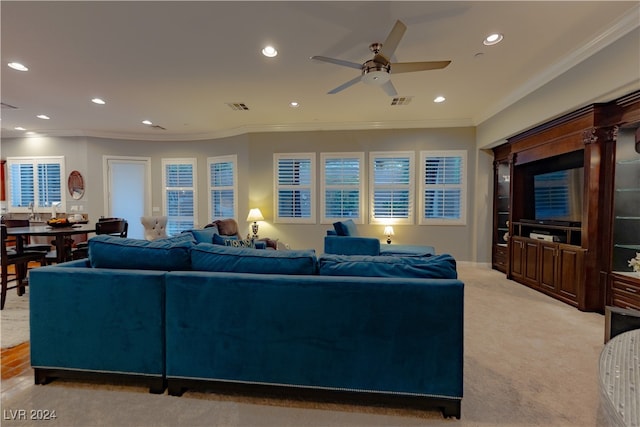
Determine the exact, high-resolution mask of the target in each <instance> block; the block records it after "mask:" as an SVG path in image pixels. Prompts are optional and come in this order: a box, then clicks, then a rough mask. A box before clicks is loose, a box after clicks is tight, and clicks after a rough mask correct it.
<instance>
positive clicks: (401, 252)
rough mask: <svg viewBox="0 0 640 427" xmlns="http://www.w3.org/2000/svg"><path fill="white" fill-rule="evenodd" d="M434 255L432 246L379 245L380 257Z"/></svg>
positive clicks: (434, 251)
mask: <svg viewBox="0 0 640 427" xmlns="http://www.w3.org/2000/svg"><path fill="white" fill-rule="evenodd" d="M435 254H436V249H435V248H434V247H433V246H425V245H380V255H389V256H391V255H395V256H431V255H435Z"/></svg>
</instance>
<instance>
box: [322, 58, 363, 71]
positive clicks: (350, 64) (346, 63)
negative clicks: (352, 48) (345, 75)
mask: <svg viewBox="0 0 640 427" xmlns="http://www.w3.org/2000/svg"><path fill="white" fill-rule="evenodd" d="M311 59H315V60H316V61H322V62H329V63H331V64H336V65H342V66H343V67H349V68H355V69H356V70H361V69H362V64H356V63H355V62H350V61H344V60H342V59H335V58H327V57H326V56H312V57H311Z"/></svg>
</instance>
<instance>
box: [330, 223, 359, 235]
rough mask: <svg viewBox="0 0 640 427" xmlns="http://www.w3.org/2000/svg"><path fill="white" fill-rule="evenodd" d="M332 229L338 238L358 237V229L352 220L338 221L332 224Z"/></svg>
mask: <svg viewBox="0 0 640 427" xmlns="http://www.w3.org/2000/svg"><path fill="white" fill-rule="evenodd" d="M333 228H334V229H335V230H336V234H337V235H338V236H353V237H358V228H357V227H356V224H355V222H353V220H352V219H348V220H346V221H338V222H334V223H333Z"/></svg>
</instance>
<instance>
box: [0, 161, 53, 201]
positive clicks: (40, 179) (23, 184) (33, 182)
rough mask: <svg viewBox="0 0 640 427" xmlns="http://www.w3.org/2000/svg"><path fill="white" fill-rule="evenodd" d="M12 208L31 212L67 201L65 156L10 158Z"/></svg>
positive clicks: (9, 181) (10, 198) (8, 168)
mask: <svg viewBox="0 0 640 427" xmlns="http://www.w3.org/2000/svg"><path fill="white" fill-rule="evenodd" d="M7 170H8V174H9V176H8V178H9V179H8V183H9V188H8V193H9V203H8V205H9V206H8V207H9V210H10V211H14V212H28V211H29V209H30V208H31V206H32V207H33V209H34V210H40V211H42V208H46V207H51V204H52V203H53V202H60V203H61V204H62V205H63V206H64V205H65V203H66V198H65V196H66V192H65V189H66V186H64V185H63V177H64V157H30V158H26V157H20V158H11V157H10V158H7Z"/></svg>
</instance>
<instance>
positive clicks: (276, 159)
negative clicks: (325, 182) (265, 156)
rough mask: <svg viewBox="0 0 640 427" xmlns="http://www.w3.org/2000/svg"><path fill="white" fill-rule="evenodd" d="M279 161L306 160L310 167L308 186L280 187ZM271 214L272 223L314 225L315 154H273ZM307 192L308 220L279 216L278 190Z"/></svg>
mask: <svg viewBox="0 0 640 427" xmlns="http://www.w3.org/2000/svg"><path fill="white" fill-rule="evenodd" d="M280 160H308V161H309V163H310V166H311V170H310V172H309V173H310V179H311V182H310V183H309V184H308V185H284V184H283V185H280V183H279V174H278V164H279V161H280ZM273 177H274V179H273V202H274V206H273V212H274V222H275V223H281V224H315V223H316V180H317V179H316V153H274V154H273ZM287 189H289V190H295V189H301V190H305V189H308V190H309V194H310V199H311V200H310V205H311V208H310V216H309V217H308V218H305V217H300V218H290V217H280V216H279V209H278V207H279V202H280V200H279V194H280V190H287Z"/></svg>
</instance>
